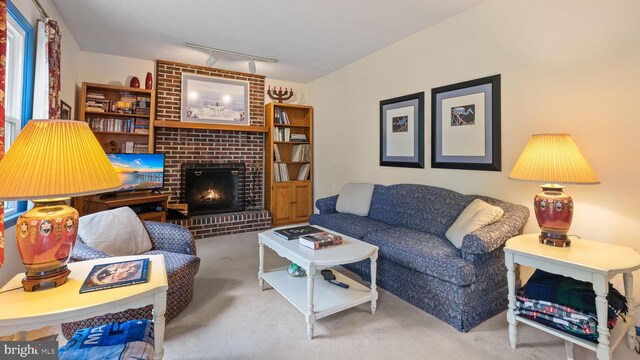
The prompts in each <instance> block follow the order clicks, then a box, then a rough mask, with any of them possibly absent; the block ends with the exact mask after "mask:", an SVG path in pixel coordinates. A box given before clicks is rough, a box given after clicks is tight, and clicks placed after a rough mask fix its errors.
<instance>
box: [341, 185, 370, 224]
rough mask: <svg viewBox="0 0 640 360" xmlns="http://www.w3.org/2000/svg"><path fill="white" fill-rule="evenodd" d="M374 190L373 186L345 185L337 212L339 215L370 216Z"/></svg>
mask: <svg viewBox="0 0 640 360" xmlns="http://www.w3.org/2000/svg"><path fill="white" fill-rule="evenodd" d="M373 188H374V185H373V184H364V183H357V184H356V183H350V184H344V186H343V187H342V191H340V195H338V201H337V202H336V211H338V212H339V213H346V214H353V215H358V216H367V215H369V208H370V207H371V198H372V197H373Z"/></svg>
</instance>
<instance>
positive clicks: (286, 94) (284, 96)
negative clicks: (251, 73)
mask: <svg viewBox="0 0 640 360" xmlns="http://www.w3.org/2000/svg"><path fill="white" fill-rule="evenodd" d="M267 95H269V97H270V98H271V99H273V100H276V101H277V102H279V103H281V102H283V101H284V100H289V99H291V98H292V97H293V89H287V88H284V91H282V86H280V90H278V91H276V87H275V86H274V87H273V91H271V85H269V87H268V88H267Z"/></svg>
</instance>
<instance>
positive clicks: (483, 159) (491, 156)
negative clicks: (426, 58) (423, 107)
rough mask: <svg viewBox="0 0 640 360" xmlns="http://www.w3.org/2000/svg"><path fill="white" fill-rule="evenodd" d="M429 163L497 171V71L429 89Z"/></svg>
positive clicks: (456, 167) (498, 154)
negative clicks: (486, 75) (490, 74)
mask: <svg viewBox="0 0 640 360" xmlns="http://www.w3.org/2000/svg"><path fill="white" fill-rule="evenodd" d="M431 167H432V168H446V169H465V170H489V171H500V170H501V168H502V160H501V146H500V75H493V76H488V77H485V78H481V79H475V80H470V81H465V82H461V83H458V84H453V85H447V86H442V87H438V88H435V89H431Z"/></svg>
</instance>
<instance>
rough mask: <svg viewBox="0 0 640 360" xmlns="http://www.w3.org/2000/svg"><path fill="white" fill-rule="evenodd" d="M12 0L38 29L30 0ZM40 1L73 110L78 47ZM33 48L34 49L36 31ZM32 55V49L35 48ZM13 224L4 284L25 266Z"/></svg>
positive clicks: (1, 277) (0, 271)
mask: <svg viewBox="0 0 640 360" xmlns="http://www.w3.org/2000/svg"><path fill="white" fill-rule="evenodd" d="M12 3H13V4H14V5H15V6H16V8H18V10H19V11H20V13H21V14H22V15H23V16H24V17H25V19H27V21H29V23H30V24H31V26H33V28H34V29H37V21H38V18H39V17H40V13H39V12H38V10H37V9H36V7H35V5H34V4H33V1H31V0H12ZM40 4H41V5H42V7H43V8H44V9H45V11H46V12H47V14H48V15H49V17H50V18H52V19H53V20H56V21H57V22H58V26H59V27H60V34H61V37H62V43H61V45H60V52H61V55H60V98H61V99H62V100H63V101H64V102H66V103H67V104H69V105H71V107H72V110H73V111H74V112H75V111H76V109H77V108H76V87H77V86H78V84H80V48H79V47H78V44H77V43H76V41H75V39H74V38H73V35H71V32H70V31H69V28H67V25H66V24H65V22H64V21H63V20H62V16H60V14H59V13H58V10H57V9H56V8H55V6H53V5H52V3H51V1H49V0H41V1H40ZM33 47H34V49H35V34H34V43H33ZM34 55H35V51H34ZM15 231H16V230H15V226H13V227H10V228H7V229H5V232H4V233H5V239H4V244H5V247H4V250H5V264H4V266H3V267H2V268H0V284H4V283H6V282H7V281H8V280H9V279H11V278H12V277H13V276H14V275H15V274H17V273H19V272H23V271H24V268H23V266H22V262H20V257H19V256H18V250H17V248H16V240H15Z"/></svg>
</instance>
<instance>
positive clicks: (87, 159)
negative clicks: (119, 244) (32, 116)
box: [0, 120, 121, 291]
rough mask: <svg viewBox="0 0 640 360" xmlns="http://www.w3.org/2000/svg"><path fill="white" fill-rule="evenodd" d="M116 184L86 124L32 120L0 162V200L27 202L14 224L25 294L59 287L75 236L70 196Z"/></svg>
mask: <svg viewBox="0 0 640 360" xmlns="http://www.w3.org/2000/svg"><path fill="white" fill-rule="evenodd" d="M120 186H121V180H120V177H119V176H118V174H117V173H116V171H115V170H114V168H113V166H112V165H111V163H110V162H109V159H107V155H106V154H105V152H104V150H103V149H102V147H101V146H100V144H99V143H98V141H97V140H96V138H95V136H94V135H93V133H92V132H91V129H89V126H88V125H87V123H85V122H82V121H73V120H31V121H29V122H28V123H27V126H25V127H24V129H22V131H21V132H20V134H19V135H18V137H17V138H16V140H15V142H14V143H13V144H12V145H11V147H10V148H9V151H7V153H6V154H5V156H4V157H3V158H2V160H1V161H0V200H32V201H33V202H34V205H35V206H34V208H33V209H31V210H29V211H27V212H25V213H24V214H22V215H21V216H20V217H19V218H18V222H17V223H16V242H17V244H18V252H19V253H20V257H21V259H22V263H23V264H24V267H25V269H26V274H25V275H26V276H25V278H24V279H23V280H22V285H23V288H24V290H25V291H33V290H34V289H35V287H36V286H38V285H41V284H43V283H47V282H52V283H54V284H55V286H60V285H62V284H64V282H65V281H66V279H67V277H68V276H69V273H70V272H71V271H70V270H69V269H68V268H67V261H68V260H69V256H70V255H71V251H72V249H73V246H74V244H75V242H76V238H77V234H78V212H77V211H76V210H75V209H74V208H72V207H70V206H67V205H66V202H65V201H66V200H68V199H69V198H70V197H71V196H82V195H91V194H97V193H100V192H106V191H110V190H116V189H118V188H119V187H120Z"/></svg>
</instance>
